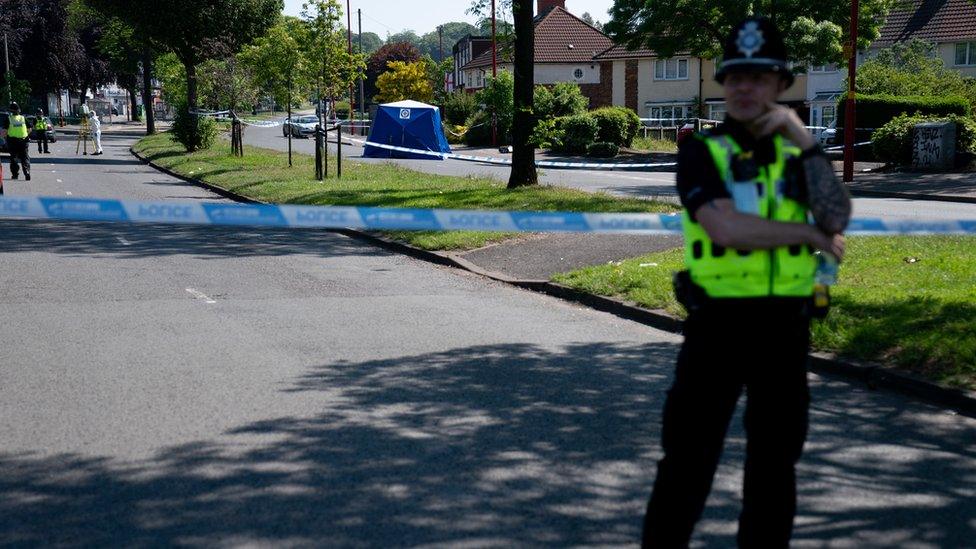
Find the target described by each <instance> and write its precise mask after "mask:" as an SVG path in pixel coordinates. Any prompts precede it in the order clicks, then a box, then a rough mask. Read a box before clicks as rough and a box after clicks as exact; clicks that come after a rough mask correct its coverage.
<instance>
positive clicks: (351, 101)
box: [336, 0, 356, 139]
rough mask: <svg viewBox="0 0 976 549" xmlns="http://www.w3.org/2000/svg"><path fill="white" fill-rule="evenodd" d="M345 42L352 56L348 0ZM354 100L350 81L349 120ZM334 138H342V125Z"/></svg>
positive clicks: (350, 119) (347, 5)
mask: <svg viewBox="0 0 976 549" xmlns="http://www.w3.org/2000/svg"><path fill="white" fill-rule="evenodd" d="M346 43H347V46H348V48H349V49H348V51H349V55H350V56H352V8H351V7H350V6H349V0H346ZM355 102H356V100H355V97H354V96H353V88H352V82H350V83H349V122H352V106H353V104H354V103H355ZM336 139H342V126H339V129H337V130H336Z"/></svg>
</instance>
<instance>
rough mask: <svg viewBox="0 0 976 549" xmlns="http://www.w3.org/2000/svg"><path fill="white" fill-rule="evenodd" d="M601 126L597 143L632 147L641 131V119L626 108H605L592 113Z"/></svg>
mask: <svg viewBox="0 0 976 549" xmlns="http://www.w3.org/2000/svg"><path fill="white" fill-rule="evenodd" d="M590 115H591V116H593V118H595V119H596V123H597V125H598V126H599V131H598V133H597V141H603V142H607V143H614V144H616V145H618V146H620V147H630V146H631V145H632V144H633V142H634V137H636V136H637V132H638V131H639V130H640V117H638V116H637V113H635V112H634V111H632V110H630V109H628V108H626V107H605V108H602V109H597V110H595V111H593V112H591V113H590Z"/></svg>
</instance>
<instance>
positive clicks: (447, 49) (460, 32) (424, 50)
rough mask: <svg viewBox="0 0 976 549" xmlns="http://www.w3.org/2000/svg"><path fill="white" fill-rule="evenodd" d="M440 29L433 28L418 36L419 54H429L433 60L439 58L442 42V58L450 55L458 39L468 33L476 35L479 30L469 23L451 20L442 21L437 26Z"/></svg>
mask: <svg viewBox="0 0 976 549" xmlns="http://www.w3.org/2000/svg"><path fill="white" fill-rule="evenodd" d="M438 29H440V31H438V30H436V29H435V30H433V31H431V32H428V33H427V34H425V35H423V36H422V37H421V38H420V44H419V45H418V49H420V54H421V55H429V56H430V57H431V58H433V59H435V60H440V59H441V55H440V54H441V44H442V43H443V44H444V59H446V58H448V57H450V55H451V48H453V47H454V44H456V43H457V41H458V40H460V39H462V38H464V37H465V36H467V35H469V34H473V35H477V34H478V33H479V32H480V31H479V30H478V27H476V26H474V25H472V24H470V23H461V22H456V21H452V22H450V23H444V24H443V25H440V26H439V27H438Z"/></svg>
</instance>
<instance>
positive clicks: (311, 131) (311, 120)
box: [281, 115, 319, 137]
mask: <svg viewBox="0 0 976 549" xmlns="http://www.w3.org/2000/svg"><path fill="white" fill-rule="evenodd" d="M318 123H319V119H318V118H317V117H316V116H314V115H305V116H296V117H292V118H289V119H285V123H284V124H283V125H282V126H281V135H283V136H285V137H288V133H289V132H291V135H292V136H293V137H308V136H310V135H315V126H316V125H318Z"/></svg>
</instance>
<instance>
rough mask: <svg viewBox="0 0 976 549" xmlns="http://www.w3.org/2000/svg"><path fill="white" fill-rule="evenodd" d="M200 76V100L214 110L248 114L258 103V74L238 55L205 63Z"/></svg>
mask: <svg viewBox="0 0 976 549" xmlns="http://www.w3.org/2000/svg"><path fill="white" fill-rule="evenodd" d="M200 75H201V76H200V101H201V103H203V104H204V105H206V106H208V107H209V108H211V109H214V110H220V109H224V108H226V109H232V110H234V111H242V110H244V111H246V110H248V109H250V108H252V107H253V106H254V105H255V104H256V103H257V98H258V88H257V86H256V85H255V83H254V73H253V72H252V71H251V68H250V67H249V66H248V65H247V64H246V63H242V62H241V61H240V59H239V58H238V56H236V55H228V56H226V57H225V58H223V59H210V60H208V61H204V62H203V63H202V64H201V65H200Z"/></svg>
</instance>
